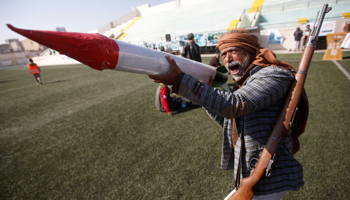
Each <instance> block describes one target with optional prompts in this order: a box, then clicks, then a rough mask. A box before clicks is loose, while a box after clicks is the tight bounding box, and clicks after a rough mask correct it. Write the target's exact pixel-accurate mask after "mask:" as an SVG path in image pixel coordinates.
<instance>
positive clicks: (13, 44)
mask: <svg viewBox="0 0 350 200" xmlns="http://www.w3.org/2000/svg"><path fill="white" fill-rule="evenodd" d="M5 42H6V44H8V45H10V48H11V51H12V52H22V51H24V48H23V45H22V43H21V42H20V41H19V40H18V39H8V40H5Z"/></svg>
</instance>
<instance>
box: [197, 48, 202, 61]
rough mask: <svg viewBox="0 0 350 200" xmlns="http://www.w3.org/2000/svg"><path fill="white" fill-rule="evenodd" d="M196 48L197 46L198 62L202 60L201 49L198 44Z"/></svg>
mask: <svg viewBox="0 0 350 200" xmlns="http://www.w3.org/2000/svg"><path fill="white" fill-rule="evenodd" d="M197 48H198V57H199V58H198V60H199V62H202V56H201V50H200V48H199V46H198V45H197Z"/></svg>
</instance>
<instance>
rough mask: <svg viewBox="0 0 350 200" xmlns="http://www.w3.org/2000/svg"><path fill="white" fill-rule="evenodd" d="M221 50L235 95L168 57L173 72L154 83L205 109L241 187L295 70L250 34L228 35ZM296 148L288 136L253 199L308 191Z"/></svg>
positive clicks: (224, 158)
mask: <svg viewBox="0 0 350 200" xmlns="http://www.w3.org/2000/svg"><path fill="white" fill-rule="evenodd" d="M217 47H218V48H219V51H220V54H221V57H222V59H223V62H224V65H225V66H226V68H227V70H228V71H229V72H230V74H231V75H232V78H233V80H234V82H235V83H236V84H237V87H235V88H234V91H233V92H225V91H222V90H219V89H215V88H213V87H210V86H208V85H206V84H204V83H201V82H199V81H197V80H196V79H194V78H193V77H192V76H190V75H188V74H184V73H183V72H182V71H181V69H180V68H179V67H178V66H177V64H176V63H175V61H174V59H172V58H170V57H169V56H166V58H167V59H168V61H169V63H170V66H171V69H170V71H169V72H168V73H167V74H165V75H159V76H149V77H150V78H151V79H153V81H154V82H162V83H164V84H168V85H173V87H172V89H173V90H172V92H174V93H178V94H180V95H182V96H184V97H186V98H188V99H189V100H192V101H194V102H195V103H197V104H199V105H201V106H203V107H204V108H205V109H206V110H207V112H208V114H209V115H210V116H211V117H212V119H214V120H215V121H216V122H217V124H218V125H219V126H221V127H222V128H223V136H224V137H223V146H222V147H223V149H222V156H221V165H222V169H224V170H231V169H234V172H235V173H234V174H235V179H236V180H237V179H238V183H239V182H240V181H239V180H241V179H242V178H244V177H247V176H249V175H250V174H252V173H253V171H254V167H255V165H256V163H257V160H258V159H259V157H260V155H261V152H262V150H263V148H264V146H265V144H266V142H267V140H268V138H269V135H270V133H271V132H272V129H273V127H274V125H275V122H276V120H277V118H278V115H279V112H280V110H281V107H282V105H283V102H284V99H285V96H286V94H287V92H288V90H289V87H290V84H291V82H292V80H293V79H294V76H293V74H292V72H291V70H292V69H293V68H292V66H290V65H289V64H288V63H285V62H281V61H278V60H277V59H276V56H275V54H274V53H273V52H272V51H271V50H269V49H266V48H261V47H260V45H259V41H258V39H257V37H256V36H254V35H252V34H251V33H250V32H249V31H247V30H246V29H242V28H240V29H234V30H230V31H228V32H226V33H224V34H223V35H222V36H221V37H220V38H219V42H218V45H217ZM210 83H212V80H211V81H210ZM292 143H293V142H292V137H291V136H290V135H289V136H287V137H286V138H285V141H284V143H283V144H282V145H281V148H280V150H279V151H278V156H277V158H276V165H275V166H274V167H273V172H272V175H271V176H270V177H263V178H262V179H261V180H260V181H259V182H258V183H257V184H256V185H255V187H254V194H255V195H254V197H253V199H257V198H259V199H269V200H273V199H280V198H282V196H284V194H285V193H286V192H287V191H288V190H297V189H299V188H300V187H301V186H303V184H304V181H303V169H302V166H301V164H300V163H299V162H298V161H297V160H296V159H295V158H294V157H293V154H292V147H293V144H292ZM240 153H241V156H240ZM239 163H240V164H239ZM238 169H240V170H238ZM237 172H239V173H237Z"/></svg>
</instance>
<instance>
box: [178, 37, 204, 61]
mask: <svg viewBox="0 0 350 200" xmlns="http://www.w3.org/2000/svg"><path fill="white" fill-rule="evenodd" d="M187 39H188V43H187V44H186V46H185V47H184V49H183V51H182V54H181V56H182V57H184V58H189V59H191V60H194V61H197V62H202V57H201V52H200V50H199V46H198V45H197V44H196V42H195V41H194V35H193V33H189V34H188V35H187Z"/></svg>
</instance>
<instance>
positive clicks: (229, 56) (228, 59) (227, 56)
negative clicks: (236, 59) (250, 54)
mask: <svg viewBox="0 0 350 200" xmlns="http://www.w3.org/2000/svg"><path fill="white" fill-rule="evenodd" d="M224 60H225V61H226V62H229V61H231V60H233V58H232V56H231V54H230V53H227V54H226V56H225V59H224Z"/></svg>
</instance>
